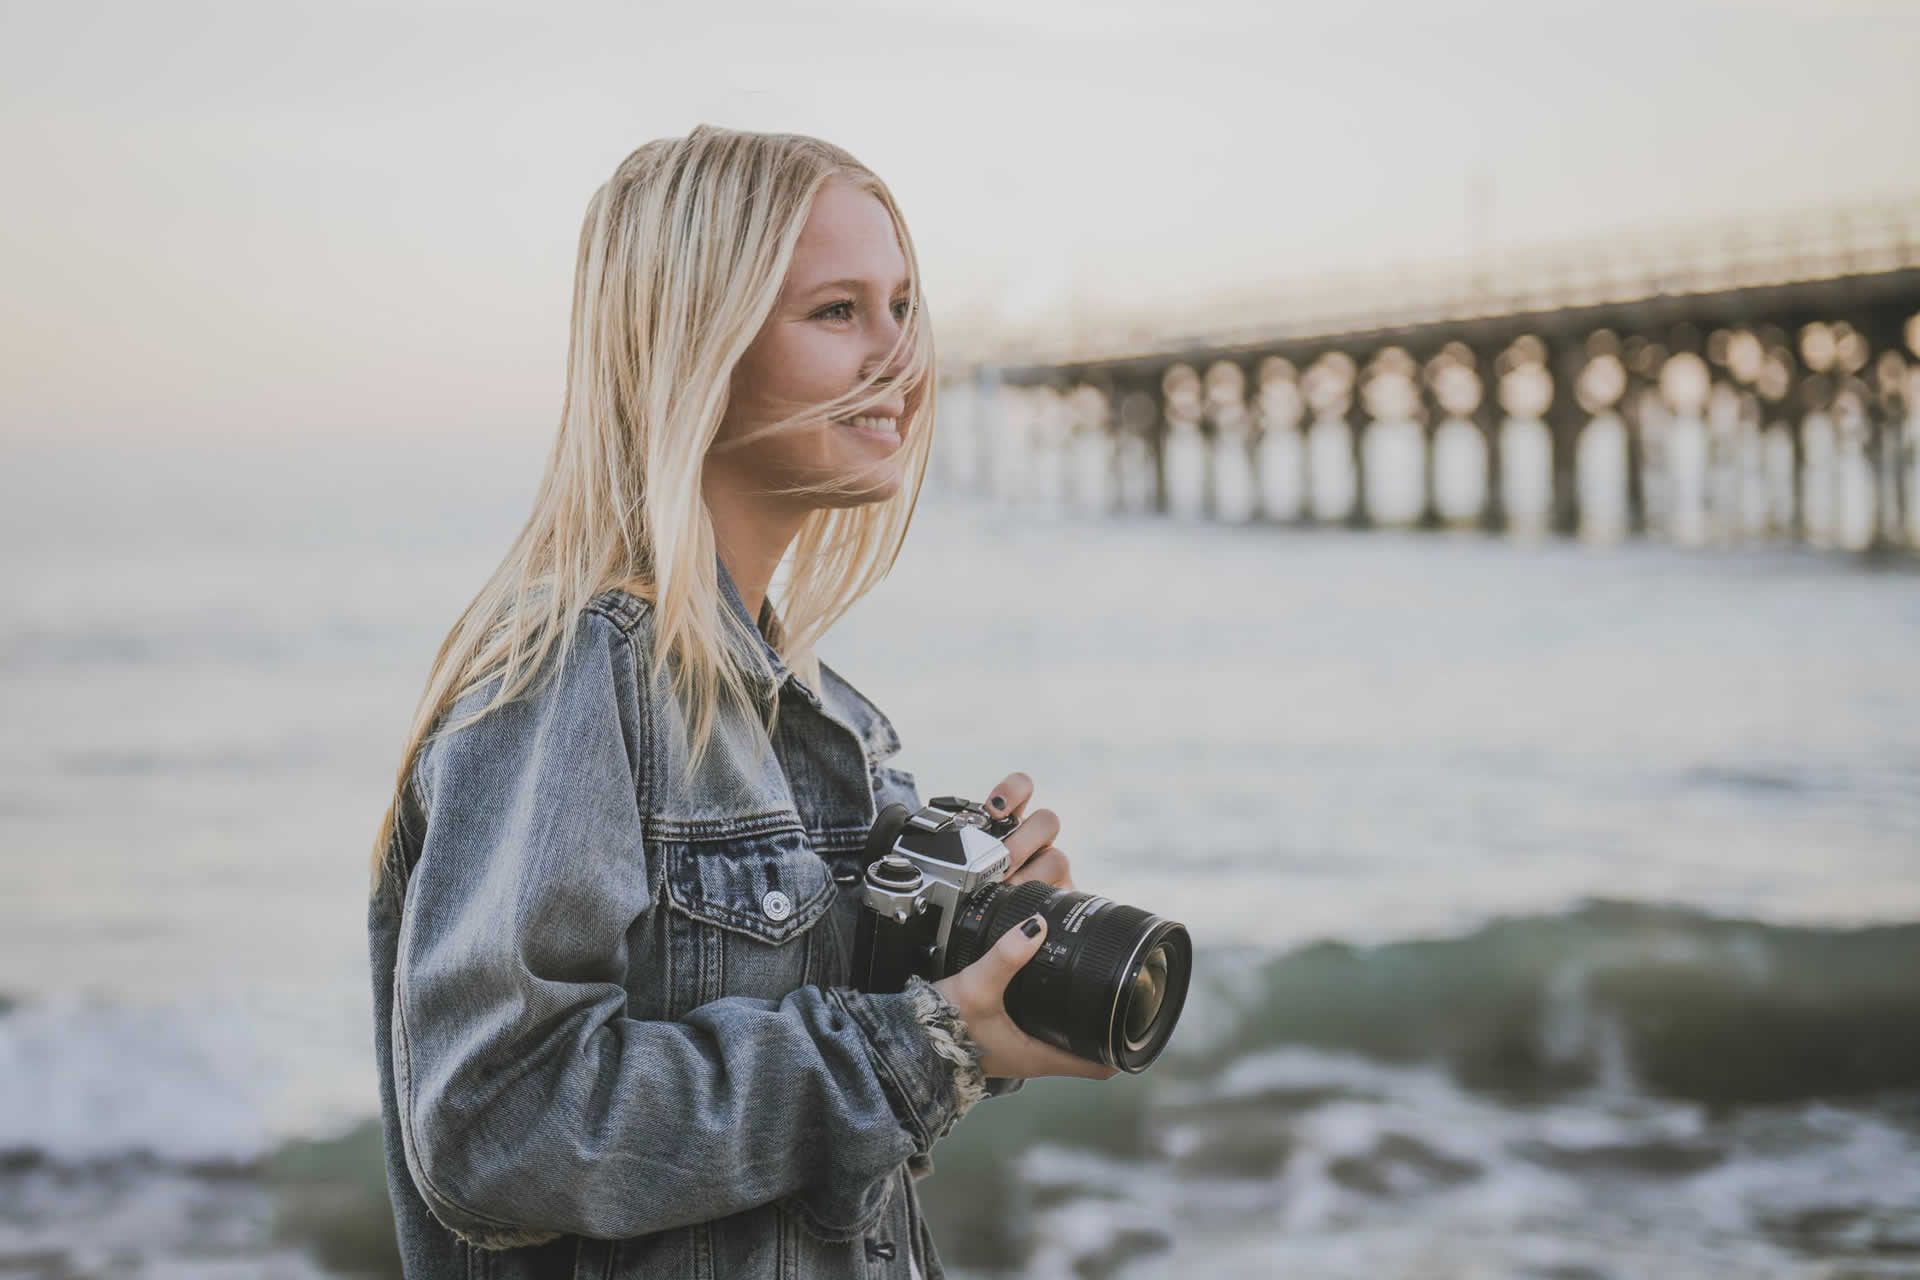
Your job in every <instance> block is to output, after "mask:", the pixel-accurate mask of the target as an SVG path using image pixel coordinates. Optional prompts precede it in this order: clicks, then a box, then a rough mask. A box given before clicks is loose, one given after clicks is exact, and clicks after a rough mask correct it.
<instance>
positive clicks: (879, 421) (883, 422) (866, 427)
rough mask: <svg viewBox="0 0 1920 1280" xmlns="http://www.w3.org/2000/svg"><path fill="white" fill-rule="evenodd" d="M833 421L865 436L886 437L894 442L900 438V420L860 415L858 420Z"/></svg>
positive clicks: (840, 419) (841, 419) (843, 419)
mask: <svg viewBox="0 0 1920 1280" xmlns="http://www.w3.org/2000/svg"><path fill="white" fill-rule="evenodd" d="M834 421H835V422H836V423H838V424H839V425H840V426H843V427H852V428H853V429H854V430H855V431H860V432H864V433H866V434H867V435H873V436H886V437H888V438H890V439H894V440H898V439H899V438H900V419H898V418H886V417H881V416H879V415H877V414H872V415H862V416H860V417H858V418H835V419H834Z"/></svg>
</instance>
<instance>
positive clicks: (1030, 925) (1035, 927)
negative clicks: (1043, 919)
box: [1020, 916, 1043, 938]
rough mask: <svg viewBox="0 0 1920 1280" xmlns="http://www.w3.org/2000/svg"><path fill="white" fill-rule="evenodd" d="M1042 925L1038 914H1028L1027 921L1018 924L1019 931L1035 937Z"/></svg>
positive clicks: (1038, 934)
mask: <svg viewBox="0 0 1920 1280" xmlns="http://www.w3.org/2000/svg"><path fill="white" fill-rule="evenodd" d="M1042 927H1043V926H1042V925H1041V923H1040V917H1039V916H1028V917H1027V922H1026V923H1025V924H1023V925H1021V926H1020V932H1022V933H1024V934H1026V935H1027V936H1028V937H1029V938H1037V937H1039V936H1040V930H1041V928H1042Z"/></svg>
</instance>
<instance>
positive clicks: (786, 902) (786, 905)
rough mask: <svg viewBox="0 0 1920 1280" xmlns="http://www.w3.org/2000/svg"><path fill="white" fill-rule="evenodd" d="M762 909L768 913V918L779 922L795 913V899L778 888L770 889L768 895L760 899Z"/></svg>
mask: <svg viewBox="0 0 1920 1280" xmlns="http://www.w3.org/2000/svg"><path fill="white" fill-rule="evenodd" d="M760 909H761V910H762V911H764V912H766V913H767V919H769V920H771V921H773V922H774V923H775V924H778V923H780V921H782V920H785V919H786V918H787V917H788V916H790V915H792V914H793V899H792V898H789V897H788V896H787V895H786V894H784V893H782V892H780V891H779V890H778V889H769V890H768V891H767V896H766V897H764V898H762V899H760Z"/></svg>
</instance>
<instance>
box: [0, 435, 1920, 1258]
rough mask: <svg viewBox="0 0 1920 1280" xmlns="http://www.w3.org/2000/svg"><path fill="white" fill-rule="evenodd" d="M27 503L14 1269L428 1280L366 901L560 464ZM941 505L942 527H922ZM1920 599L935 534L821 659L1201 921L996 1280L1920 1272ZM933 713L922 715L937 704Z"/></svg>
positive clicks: (1155, 544)
mask: <svg viewBox="0 0 1920 1280" xmlns="http://www.w3.org/2000/svg"><path fill="white" fill-rule="evenodd" d="M482 445H483V447H480V448H478V449H470V452H473V453H474V456H472V457H469V458H465V459H461V458H458V457H456V456H454V450H453V449H452V448H451V446H450V445H449V446H442V447H438V448H435V449H431V450H430V449H427V448H424V447H414V448H412V449H410V450H397V451H396V450H388V451H387V452H385V453H377V452H375V451H374V450H371V449H368V448H365V447H363V446H354V447H352V448H349V447H346V446H342V445H330V444H327V443H325V442H315V443H311V444H305V445H301V444H294V443H286V444H272V445H267V444H253V445H248V446H245V447H228V448H214V447H210V446H178V447H174V446H169V447H166V448H162V447H160V446H156V445H151V444H138V443H127V442H115V443H113V444H111V445H108V444H104V443H101V444H96V445H92V446H82V445H68V446H59V447H53V446H36V447H31V448H30V447H27V446H24V445H16V446H13V447H11V448H10V449H9V450H8V452H7V453H6V455H5V456H4V457H0V499H3V500H4V501H3V503H0V531H3V532H4V534H5V536H6V539H7V542H6V545H7V546H8V547H9V548H10V549H11V553H10V554H9V555H8V557H7V559H6V562H5V564H4V567H0V575H3V576H0V586H3V587H4V598H5V600H6V601H7V604H6V605H5V607H4V610H0V720H3V721H4V723H5V725H6V726H7V732H6V733H5V734H4V736H0V752H3V753H4V755H3V756H0V766H4V767H0V851H3V853H0V856H4V858H5V869H6V877H7V878H6V884H7V892H6V894H5V895H4V897H0V997H4V999H5V1001H6V1002H7V1008H6V1011H5V1012H4V1013H0V1270H3V1271H8V1272H9V1273H10V1274H25V1275H45V1276H95V1275H102V1276H104V1275H140V1276H173V1275H179V1276H189V1275H190V1276H235V1277H239V1276H249V1277H251V1276H289V1277H306V1276H327V1275H334V1276H339V1275H349V1274H365V1275H390V1274H393V1272H392V1270H391V1264H390V1261H389V1258H390V1250H391V1237H390V1230H389V1228H388V1225H387V1222H386V1204H385V1188H384V1184H383V1182H382V1176H383V1175H382V1173H381V1169H380V1166H379V1136H378V1128H377V1124H376V1123H374V1122H373V1120H372V1117H373V1116H374V1115H375V1110H376V1105H377V1099H376V1095H375V1085H374V1073H373V1065H372V1045H371V1020H370V1019H371V1015H370V1011H369V1008H368V999H369V994H368V993H369V983H368V978H367V974H366V968H365V966H366V960H365V952H364V935H363V932H362V930H363V923H362V922H363V907H362V903H363V895H364V891H365V884H366V871H367V856H366V855H367V848H368V842H369V840H370V838H371V835H372V831H373V827H374V824H375V822H376V821H377V819H378V816H379V812H380V809H381V806H382V803H383V800H384V793H385V788H386V787H387V786H388V785H389V784H390V782H391V776H392V770H393V767H394V765H395V763H396V762H397V752H398V749H399V746H400V741H401V737H402V734H403V733H404V731H405V727H406V723H407V720H408V718H409V716H410V714H411V711H412V706H413V700H414V698H415V697H416V696H417V694H418V692H419V689H420V687H421V684H422V682H423V680H424V677H425V674H426V670H427V666H428V663H429V662H430V660H431V658H432V655H433V653H434V651H435V649H436V648H437V646H438V643H439V640H440V639H441V637H442V635H443V634H444V632H445V629H446V627H447V626H448V625H449V624H450V623H451V621H452V620H453V618H454V616H455V615H456V614H457V612H458V610H459V609H460V607H461V606H462V605H464V603H465V602H466V600H467V599H468V598H469V596H470V595H471V593H472V591H473V590H474V588H475V587H476V586H477V585H478V583H479V581H480V580H481V578H482V576H483V575H484V574H485V573H486V571H487V570H488V569H489V568H491V566H492V565H493V563H494V562H495V560H496V559H497V557H498V556H499V554H500V553H501V552H502V551H503V550H504V548H505V547H506V545H507V543H508V541H509V540H510V539H511V537H512V535H513V533H514V532H515V531H516V530H517V529H518V527H519V524H520V522H521V520H522V519H523V518H524V514H525V504H526V502H527V500H528V498H529V497H530V495H531V492H532V487H533V481H534V477H535V469H536V468H537V466H538V464H539V461H540V455H541V450H542V445H541V442H537V441H535V442H516V443H511V444H503V443H500V442H493V443H491V444H486V443H485V442H482ZM930 489H931V486H930ZM1917 642H1920V575H1915V574H1914V573H1913V572H1911V571H1910V570H1902V569H1895V570H1891V571H1889V570H1884V569H1882V570H1873V571H1869V570H1865V569H1862V568H1859V567H1857V566H1856V565H1854V564H1853V563H1852V562H1850V561H1847V560H1844V559H1836V558H1832V557H1828V556H1823V555H1819V554H1815V553H1811V552H1807V551H1802V550H1793V549H1765V548H1746V549H1740V550H1724V551H1715V552H1700V551H1686V550H1681V549H1677V548H1671V547H1664V546H1660V545H1657V544H1644V545H1627V546H1621V547H1615V548H1610V549H1605V550H1597V549H1593V548H1588V547H1583V546H1580V545H1577V544H1568V543H1561V542H1546V543H1533V544H1520V543H1504V542H1495V541H1486V540H1482V539H1480V538H1477V537H1462V538H1446V537H1419V536H1414V535H1399V534H1384V533H1383V534H1373V535H1354V534H1348V533H1344V532H1327V533H1290V532H1282V531H1277V530H1268V529H1258V528H1240V529H1234V528H1220V527H1213V526H1208V525H1204V524H1195V523H1185V522H1181V521H1154V520H1150V519H1132V518H1129V519H1116V520H1106V521H1100V520H1091V519H1086V518H1063V517H1060V516H1057V515H1054V514H1051V513H1049V512H1047V511H1045V510H1041V509H1031V508H1023V507H1016V508H996V507H989V506H984V505H980V504H975V503H969V502H964V501H960V500H957V499H953V498H948V499H944V500H942V499H940V498H939V497H938V496H937V495H934V494H932V493H930V494H929V496H928V497H926V498H925V499H924V500H923V502H922V505H921V510H920V513H919V515H918V516H917V517H916V521H915V525H914V528H913V530H912V531H911V533H910V534H909V537H908V542H907V546H906V549H905V551H904V552H903V554H902V555H901V557H900V560H899V562H898V564H897V566H896V568H895V571H894V574H893V576H892V578H890V579H889V581H888V582H887V583H886V584H885V585H884V586H883V587H882V588H881V589H880V590H879V591H878V592H876V593H875V594H874V595H873V596H870V597H869V598H868V599H867V600H865V601H863V602H862V603H861V605H860V606H859V607H858V608H857V609H856V610H855V612H854V613H853V614H852V615H850V616H849V617H848V618H847V619H846V620H845V621H844V622H843V623H842V624H841V627H840V628H839V629H838V631H837V632H836V633H835V635H834V636H833V637H832V638H831V639H830V641H829V643H828V645H827V647H826V650H825V652H826V656H827V657H828V659H829V660H830V661H832V662H834V665H835V666H836V667H837V668H838V669H839V670H841V671H842V672H843V673H845V674H846V675H847V676H848V677H849V678H850V679H851V680H853V681H854V682H855V683H856V684H858V685H859V686H860V687H861V688H862V689H863V690H864V691H865V692H866V693H868V694H869V695H870V696H871V697H873V698H874V700H875V701H876V702H878V703H879V704H880V705H881V706H882V707H883V708H885V709H886V711H887V712H888V714H889V716H890V717H891V718H892V719H893V721H894V723H895V724H896V726H897V727H898V728H899V729H900V731H901V735H902V737H903V739H904V741H905V743H906V747H905V750H904V751H903V753H902V755H901V757H900V758H899V760H898V761H897V763H899V764H901V765H902V766H904V767H906V768H909V769H911V770H913V771H914V772H915V773H916V775H917V776H918V778H919V780H920V783H921V790H922V792H923V794H929V795H931V794H938V793H941V792H949V791H957V792H960V793H962V794H971V795H975V796H979V795H983V794H984V792H985V790H986V788H987V787H988V786H989V785H990V784H991V783H992V782H993V781H995V780H997V779H998V778H999V777H1001V776H1002V775H1003V774H1005V773H1007V772H1008V771H1010V770H1013V769H1024V770H1026V771H1027V772H1029V773H1030V774H1032V775H1033V777H1034V778H1035V780H1036V783H1037V794H1036V801H1035V803H1036V804H1038V805H1045V806H1047V807H1050V808H1053V809H1055V810H1056V811H1057V812H1058V813H1059V814H1060V815H1061V819H1062V832H1061V836H1060V840H1059V844H1060V845H1061V847H1063V848H1064V849H1066V850H1067V851H1068V852H1069V854H1070V855H1071V856H1072V859H1073V865H1074V872H1075V878H1076V880H1077V881H1078V883H1079V884H1080V885H1081V886H1082V887H1084V888H1095V889H1098V890H1099V891H1100V892H1103V893H1107V894H1110V895H1112V896H1114V897H1116V898H1119V899H1121V900H1123V901H1130V902H1135V903H1139V904H1141V905H1144V906H1149V907H1151V908H1153V909H1155V910H1158V911H1161V912H1163V913H1165V914H1169V915H1172V916H1175V917H1177V918H1179V919H1182V920H1183V921H1185V922H1186V923H1187V924H1188V926H1189V927H1190V929H1191V930H1192V931H1193V934H1194V936H1195V938H1196V941H1197V943H1198V944H1199V946H1200V949H1201V954H1200V961H1199V964H1200V971H1199V978H1198V979H1197V986H1196V991H1195V993H1194V996H1193V999H1192V1001H1191V1002H1190V1004H1189V1009H1188V1013H1187V1014H1186V1016H1185V1019H1184V1020H1183V1022H1182V1027H1181V1031H1180V1034H1179V1036H1178V1037H1177V1039H1176V1042H1175V1046H1174V1048H1173V1049H1172V1050H1170V1051H1169V1053H1168V1054H1167V1056H1166V1057H1165V1058H1163V1059H1162V1061H1161V1062H1160V1063H1159V1064H1158V1065H1156V1066H1155V1068H1154V1069H1153V1071H1151V1072H1150V1073H1148V1074H1147V1075H1145V1076H1142V1077H1138V1078H1122V1079H1117V1080H1115V1081H1112V1082H1108V1083H1106V1084H1091V1083H1088V1082H1082V1081H1036V1082H1033V1083H1032V1084H1030V1085H1029V1086H1028V1087H1027V1089H1026V1090H1024V1091H1023V1092H1022V1093H1021V1094H1019V1095H1017V1096H1015V1097H1013V1098H1008V1099H1002V1100H997V1101H994V1102H992V1103H989V1104H987V1105H984V1106H982V1107H981V1108H979V1109H978V1110H977V1111H975V1112H974V1113H973V1114H972V1115H970V1116H969V1117H968V1119H967V1121H966V1122H965V1123H964V1124H962V1125H961V1126H959V1127H958V1128H957V1129H956V1130H955V1131H954V1133H953V1134H951V1135H950V1136H949V1137H948V1138H947V1139H946V1140H945V1141H943V1142H942V1144H941V1145H940V1146H939V1147H938V1148H937V1149H936V1151H935V1160H936V1164H937V1165H938V1168H939V1172H937V1173H936V1174H935V1175H934V1177H933V1178H932V1179H931V1180H930V1181H928V1182H927V1183H926V1184H924V1187H923V1190H924V1191H925V1193H926V1195H927V1198H928V1209H929V1214H930V1215H931V1216H932V1217H933V1218H934V1220H935V1221H934V1225H935V1228H936V1235H937V1236H938V1238H939V1239H940V1240H941V1241H942V1244H943V1250H944V1253H945V1255H946V1256H947V1258H948V1259H949V1261H950V1262H951V1263H952V1264H953V1266H954V1268H955V1270H956V1271H958V1272H960V1273H961V1274H963V1275H974V1276H987V1275H992V1274H1022V1275H1030V1276H1035V1277H1050V1276H1069V1275H1082V1276H1092V1275H1114V1276H1126V1277H1148V1276H1160V1275H1172V1274H1178V1273H1204V1274H1212V1275H1230V1276H1238V1275H1246V1276H1264V1275H1268V1274H1276V1273H1293V1272H1297V1273H1300V1274H1310V1275H1315V1276H1355V1277H1361V1276H1365V1277H1381V1276H1460V1277H1468V1276H1472V1277H1481V1276H1499V1277H1508V1276H1511V1277H1523V1276H1525V1277H1533V1276H1562V1277H1571V1276H1594V1277H1603V1276H1637V1275H1648V1274H1658V1275H1663V1276H1695V1275H1697V1276H1709V1275H1711V1276H1727V1275H1752V1276H1770V1277H1771V1276H1781V1277H1838V1276H1843V1275H1844V1276H1866V1275H1875V1276H1879V1275H1910V1276H1911V1275H1920V1032H1916V1031H1915V1030H1914V1028H1916V1027H1920V980H1916V979H1915V978H1914V977H1913V975H1914V974H1916V973H1920V924H1916V923H1915V922H1920V727H1917V726H1920V643H1917ZM929 673H933V674H932V675H931V676H930V675H929Z"/></svg>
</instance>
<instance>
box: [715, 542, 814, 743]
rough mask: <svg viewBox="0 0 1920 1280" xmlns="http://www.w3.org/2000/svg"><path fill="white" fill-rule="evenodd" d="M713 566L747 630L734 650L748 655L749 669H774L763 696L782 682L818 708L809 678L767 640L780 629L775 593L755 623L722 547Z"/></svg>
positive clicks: (729, 603) (762, 606) (773, 693)
mask: <svg viewBox="0 0 1920 1280" xmlns="http://www.w3.org/2000/svg"><path fill="white" fill-rule="evenodd" d="M713 568H714V573H715V575H716V576H717V577H718V578H719V580H720V596H721V599H723V600H725V601H726V602H727V608H728V609H730V610H732V611H733V616H734V618H735V619H736V620H737V621H738V622H739V623H740V628H741V630H743V631H744V632H745V633H746V634H745V635H736V636H733V637H732V641H733V645H734V652H735V653H736V654H738V655H739V656H740V657H741V658H742V659H744V661H745V664H746V669H747V670H749V671H755V670H761V669H763V667H764V669H767V670H771V671H772V673H773V675H772V677H771V679H769V680H768V681H767V682H766V683H764V684H763V685H762V686H761V689H760V693H761V696H762V697H767V698H771V697H775V696H777V695H778V693H779V691H780V687H781V686H782V685H791V686H793V688H794V689H796V690H797V691H799V693H800V696H801V697H803V698H805V699H806V700H807V701H808V702H809V703H811V704H812V705H813V706H814V707H816V708H818V707H819V706H820V698H819V696H818V695H817V694H815V692H814V691H813V690H812V689H809V688H808V687H807V682H806V681H804V680H802V679H800V678H799V677H798V676H796V675H795V674H794V673H793V671H792V670H791V669H789V668H788V666H787V664H786V662H785V661H784V660H783V659H782V658H781V657H780V651H779V650H777V649H775V648H774V647H773V645H772V644H770V643H768V641H767V632H768V631H771V630H776V629H777V628H778V626H779V621H778V619H777V618H775V616H774V612H773V599H772V597H771V596H769V597H767V598H766V599H764V600H762V601H761V602H760V621H759V624H758V625H755V624H754V623H753V622H752V621H751V620H750V619H749V618H748V617H747V604H746V601H744V600H742V599H741V598H740V589H739V588H738V587H736V586H734V584H733V577H732V575H730V574H728V572H727V565H726V562H725V561H724V560H722V559H721V558H720V553H719V552H718V551H716V552H714V555H713Z"/></svg>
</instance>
